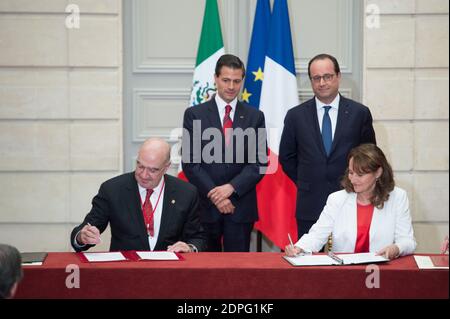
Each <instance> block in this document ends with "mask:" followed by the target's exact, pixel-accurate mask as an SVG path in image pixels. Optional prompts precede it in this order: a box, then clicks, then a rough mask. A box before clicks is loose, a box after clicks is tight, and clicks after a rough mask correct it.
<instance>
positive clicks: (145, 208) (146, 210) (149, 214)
mask: <svg viewBox="0 0 450 319" xmlns="http://www.w3.org/2000/svg"><path fill="white" fill-rule="evenodd" d="M152 193H153V189H147V195H146V196H145V201H144V205H142V213H143V214H144V222H145V227H146V228H147V233H148V234H149V235H150V236H151V237H153V236H154V234H155V229H154V227H153V207H152V202H150V195H152Z"/></svg>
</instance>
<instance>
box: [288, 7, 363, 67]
mask: <svg viewBox="0 0 450 319" xmlns="http://www.w3.org/2000/svg"><path fill="white" fill-rule="evenodd" d="M324 6H325V7H327V10H324V9H323V8H324ZM289 15H290V20H291V32H292V38H293V39H292V41H293V45H294V56H295V57H297V58H296V59H295V68H296V72H297V74H299V73H307V72H308V62H309V60H311V58H313V57H314V56H315V55H317V54H319V53H330V54H332V55H334V56H335V57H336V59H337V60H338V61H339V65H340V67H341V72H342V73H352V60H353V56H352V48H353V45H354V43H353V36H352V32H353V27H354V19H356V16H355V14H354V12H353V3H352V1H351V0H340V1H336V0H323V1H314V0H305V1H290V2H289ZM293 17H295V18H293ZM300 30H302V32H300ZM306 30H309V31H306ZM312 34H313V36H312ZM319 39H320V40H319Z"/></svg>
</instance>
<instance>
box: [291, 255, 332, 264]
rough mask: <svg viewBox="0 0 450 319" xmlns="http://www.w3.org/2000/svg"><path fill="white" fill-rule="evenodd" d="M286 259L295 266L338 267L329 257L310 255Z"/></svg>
mask: <svg viewBox="0 0 450 319" xmlns="http://www.w3.org/2000/svg"><path fill="white" fill-rule="evenodd" d="M284 258H285V259H286V260H287V261H289V262H290V263H291V264H292V265H294V266H324V265H338V262H337V261H335V260H334V259H333V258H330V257H328V256H327V255H309V256H296V257H287V256H284Z"/></svg>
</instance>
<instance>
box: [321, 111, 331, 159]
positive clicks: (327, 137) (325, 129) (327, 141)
mask: <svg viewBox="0 0 450 319" xmlns="http://www.w3.org/2000/svg"><path fill="white" fill-rule="evenodd" d="M323 108H324V109H325V114H324V115H323V119H322V140H323V146H324V147H325V152H327V156H329V155H330V151H331V143H332V137H331V119H330V115H329V114H328V111H329V110H330V109H331V106H324V107H323Z"/></svg>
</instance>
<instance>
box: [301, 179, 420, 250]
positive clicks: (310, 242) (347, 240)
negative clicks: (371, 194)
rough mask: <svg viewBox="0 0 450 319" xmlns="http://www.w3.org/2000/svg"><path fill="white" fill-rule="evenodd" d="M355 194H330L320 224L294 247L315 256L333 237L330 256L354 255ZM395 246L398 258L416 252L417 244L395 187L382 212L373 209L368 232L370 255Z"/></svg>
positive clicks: (403, 201) (404, 199) (406, 209)
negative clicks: (333, 254) (398, 254)
mask: <svg viewBox="0 0 450 319" xmlns="http://www.w3.org/2000/svg"><path fill="white" fill-rule="evenodd" d="M357 224H358V222H357V207H356V193H347V192H346V191H345V190H341V191H338V192H335V193H332V194H330V196H328V199H327V203H326V205H325V207H324V209H323V211H322V213H321V214H320V217H319V220H318V221H317V222H316V223H315V224H314V225H313V226H312V227H311V229H310V230H309V233H308V234H305V235H303V236H302V238H300V240H299V241H298V242H297V243H296V244H295V246H297V247H299V248H301V249H303V250H304V251H308V252H317V251H319V250H320V249H322V247H323V246H324V245H325V243H326V242H327V240H328V236H329V235H330V234H333V235H332V237H333V238H332V239H333V248H332V250H333V252H340V253H353V252H354V251H355V244H356V236H357V228H358V227H357ZM391 244H396V245H397V246H398V248H399V250H400V255H401V256H404V255H409V254H412V253H413V252H414V250H415V249H416V246H417V244H416V241H415V239H414V232H413V227H412V223H411V214H410V212H409V201H408V195H407V194H406V192H405V191H404V190H403V189H401V188H399V187H395V188H394V190H393V191H392V192H391V193H390V194H389V199H388V200H387V201H386V202H385V203H384V207H383V209H378V208H376V207H375V208H374V211H373V216H372V223H371V225H370V231H369V245H370V248H369V250H370V252H377V251H380V250H381V249H383V248H385V247H386V246H389V245H391Z"/></svg>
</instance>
